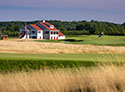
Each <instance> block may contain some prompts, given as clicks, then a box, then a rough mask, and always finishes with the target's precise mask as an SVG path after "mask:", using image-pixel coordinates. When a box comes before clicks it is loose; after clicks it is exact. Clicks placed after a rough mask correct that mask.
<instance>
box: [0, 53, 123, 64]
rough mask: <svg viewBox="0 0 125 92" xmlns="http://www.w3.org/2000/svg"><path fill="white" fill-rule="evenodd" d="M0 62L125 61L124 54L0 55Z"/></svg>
mask: <svg viewBox="0 0 125 92" xmlns="http://www.w3.org/2000/svg"><path fill="white" fill-rule="evenodd" d="M0 60H62V61H63V60H70V61H99V62H103V61H104V62H108V61H111V62H112V61H122V62H123V61H125V55H124V54H95V53H94V54H90V53H85V54H21V53H20V54H19V53H0Z"/></svg>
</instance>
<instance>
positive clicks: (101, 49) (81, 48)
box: [0, 40, 125, 54]
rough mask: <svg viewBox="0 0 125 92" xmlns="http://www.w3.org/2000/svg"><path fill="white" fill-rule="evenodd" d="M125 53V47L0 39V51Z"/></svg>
mask: <svg viewBox="0 0 125 92" xmlns="http://www.w3.org/2000/svg"><path fill="white" fill-rule="evenodd" d="M1 52H2V53H113V54H114V53H117V54H118V53H119V54H123V53H125V47H112V46H94V45H78V44H77V45H76V44H64V43H47V42H35V41H32V40H1V41H0V53H1Z"/></svg>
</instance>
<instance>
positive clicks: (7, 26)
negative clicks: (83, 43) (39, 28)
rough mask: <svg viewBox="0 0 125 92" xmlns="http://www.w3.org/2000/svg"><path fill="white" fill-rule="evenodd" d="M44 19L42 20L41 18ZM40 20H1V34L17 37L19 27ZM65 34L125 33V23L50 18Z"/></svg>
mask: <svg viewBox="0 0 125 92" xmlns="http://www.w3.org/2000/svg"><path fill="white" fill-rule="evenodd" d="M39 21H42V20H39ZM39 21H27V22H26V21H8V22H0V34H7V35H9V36H12V37H13V36H15V37H17V36H18V35H19V29H20V28H22V27H23V26H25V25H27V24H33V23H38V22H39ZM48 22H50V23H51V24H53V25H54V26H55V27H57V28H58V29H59V30H60V31H61V32H62V33H64V34H65V35H90V34H96V35H97V34H99V33H100V32H102V31H103V32H104V33H105V34H106V35H125V23H123V24H115V23H109V22H102V21H94V20H92V21H59V20H48Z"/></svg>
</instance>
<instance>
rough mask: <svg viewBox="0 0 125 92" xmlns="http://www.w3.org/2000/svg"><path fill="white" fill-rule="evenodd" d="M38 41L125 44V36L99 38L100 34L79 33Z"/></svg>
mask: <svg viewBox="0 0 125 92" xmlns="http://www.w3.org/2000/svg"><path fill="white" fill-rule="evenodd" d="M37 41H38V42H63V43H69V44H92V45H105V46H125V36H108V35H104V36H103V37H101V38H98V35H78V36H66V39H65V40H52V41H51V40H37Z"/></svg>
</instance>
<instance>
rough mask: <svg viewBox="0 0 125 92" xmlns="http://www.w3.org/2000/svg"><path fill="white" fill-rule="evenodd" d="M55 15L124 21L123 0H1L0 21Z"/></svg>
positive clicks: (47, 17)
mask: <svg viewBox="0 0 125 92" xmlns="http://www.w3.org/2000/svg"><path fill="white" fill-rule="evenodd" d="M41 19H53V20H54V19H56V20H63V21H73V20H88V21H89V20H98V21H108V22H114V23H120V24H121V23H124V22H125V0H0V21H15V20H25V21H27V20H28V21H29V20H41Z"/></svg>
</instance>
